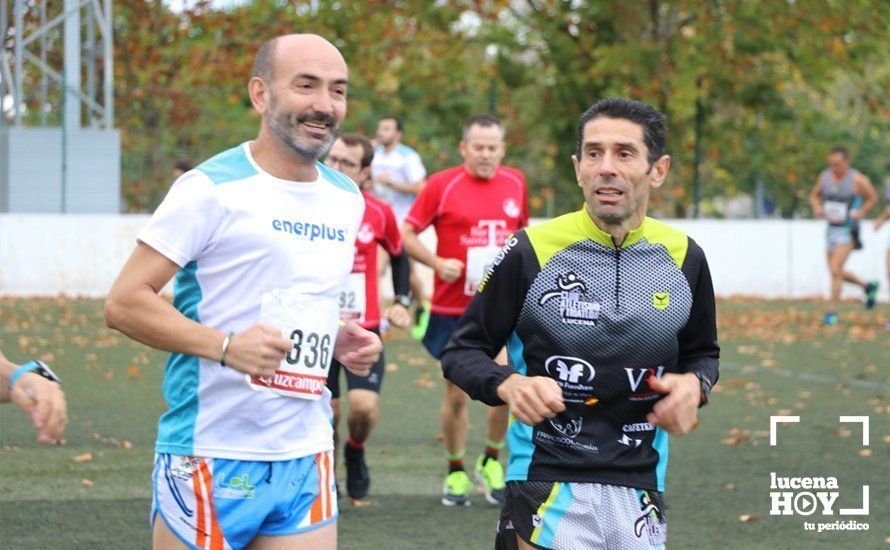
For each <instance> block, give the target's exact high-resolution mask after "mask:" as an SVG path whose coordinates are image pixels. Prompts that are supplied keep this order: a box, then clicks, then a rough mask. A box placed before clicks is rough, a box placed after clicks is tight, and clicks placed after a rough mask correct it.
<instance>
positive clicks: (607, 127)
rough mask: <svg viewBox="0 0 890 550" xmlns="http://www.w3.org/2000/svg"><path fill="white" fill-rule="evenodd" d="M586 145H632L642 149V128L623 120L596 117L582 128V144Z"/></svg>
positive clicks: (643, 145)
mask: <svg viewBox="0 0 890 550" xmlns="http://www.w3.org/2000/svg"><path fill="white" fill-rule="evenodd" d="M588 143H599V144H602V145H610V144H615V143H633V144H636V145H637V146H639V147H640V148H643V147H645V144H644V143H643V127H642V126H640V125H639V124H637V123H636V122H631V121H629V120H627V119H624V118H607V117H602V116H601V117H597V118H595V119H593V120H591V121H589V122H588V123H587V124H586V125H585V126H584V144H585V145H586V144H588Z"/></svg>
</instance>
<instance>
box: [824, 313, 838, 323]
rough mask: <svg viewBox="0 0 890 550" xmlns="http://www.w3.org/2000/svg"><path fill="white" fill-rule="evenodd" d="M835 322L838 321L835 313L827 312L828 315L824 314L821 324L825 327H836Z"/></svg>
mask: <svg viewBox="0 0 890 550" xmlns="http://www.w3.org/2000/svg"><path fill="white" fill-rule="evenodd" d="M837 321H838V318H837V313H835V312H833V311H829V312H828V313H826V314H825V317H822V324H823V325H826V326H828V325H836V324H837Z"/></svg>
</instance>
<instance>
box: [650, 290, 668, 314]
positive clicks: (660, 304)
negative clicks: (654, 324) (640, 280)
mask: <svg viewBox="0 0 890 550" xmlns="http://www.w3.org/2000/svg"><path fill="white" fill-rule="evenodd" d="M652 305H653V306H654V307H655V309H657V310H658V311H664V310H665V309H667V307H668V306H669V305H671V295H670V294H669V293H667V292H653V293H652Z"/></svg>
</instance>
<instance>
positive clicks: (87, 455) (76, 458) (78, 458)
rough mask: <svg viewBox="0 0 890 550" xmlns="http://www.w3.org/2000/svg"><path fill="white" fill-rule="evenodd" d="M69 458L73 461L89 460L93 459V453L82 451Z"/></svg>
mask: <svg viewBox="0 0 890 550" xmlns="http://www.w3.org/2000/svg"><path fill="white" fill-rule="evenodd" d="M71 460H73V461H74V462H89V461H91V460H93V453H83V454H82V455H75V456H72V457H71Z"/></svg>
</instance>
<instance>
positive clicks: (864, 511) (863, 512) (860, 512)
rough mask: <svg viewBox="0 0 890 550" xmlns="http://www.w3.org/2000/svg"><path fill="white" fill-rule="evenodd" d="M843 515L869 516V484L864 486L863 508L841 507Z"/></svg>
mask: <svg viewBox="0 0 890 550" xmlns="http://www.w3.org/2000/svg"><path fill="white" fill-rule="evenodd" d="M840 514H841V515H842V516H867V515H868V485H863V486H862V508H841V509H840Z"/></svg>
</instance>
